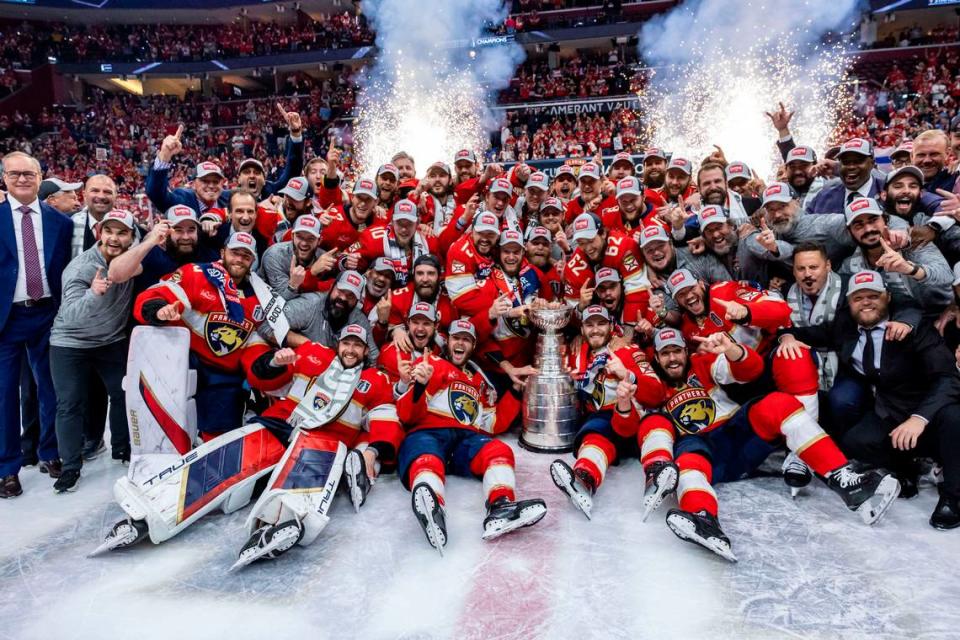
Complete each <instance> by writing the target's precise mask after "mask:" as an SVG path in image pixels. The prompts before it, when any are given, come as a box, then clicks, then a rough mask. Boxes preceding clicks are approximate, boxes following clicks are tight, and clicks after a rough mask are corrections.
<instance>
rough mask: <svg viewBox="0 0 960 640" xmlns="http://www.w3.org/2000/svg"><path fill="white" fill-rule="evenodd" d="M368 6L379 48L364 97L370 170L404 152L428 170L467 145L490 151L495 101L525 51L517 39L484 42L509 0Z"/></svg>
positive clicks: (364, 155)
mask: <svg viewBox="0 0 960 640" xmlns="http://www.w3.org/2000/svg"><path fill="white" fill-rule="evenodd" d="M363 11H364V13H365V14H366V15H367V17H368V19H369V20H370V21H371V23H372V24H373V27H374V29H375V30H376V33H377V40H376V42H377V47H378V49H379V53H378V57H377V60H376V62H375V64H374V65H373V66H372V67H371V68H370V69H369V70H368V71H367V72H366V74H365V75H364V76H363V77H362V78H361V79H360V86H361V92H360V96H359V99H358V103H357V112H356V114H357V124H356V141H357V146H358V156H359V160H360V165H361V167H362V168H363V169H364V171H366V172H368V173H369V172H370V171H372V170H375V169H376V167H377V166H379V165H381V164H383V163H385V162H389V161H390V158H391V156H392V155H393V154H394V153H396V152H397V151H400V150H403V151H406V152H407V153H409V154H410V155H412V156H413V157H414V159H415V160H416V162H417V164H418V172H422V170H423V168H424V167H426V166H427V165H429V164H431V163H433V162H435V161H438V160H442V161H444V162H447V163H450V162H452V159H453V155H454V154H455V153H456V152H457V151H458V150H460V149H463V148H468V149H472V150H474V151H477V152H480V151H482V150H484V149H486V147H487V146H488V144H487V138H488V134H489V133H490V132H491V131H493V130H495V129H496V128H497V127H498V125H499V117H500V116H497V115H495V114H494V112H493V111H491V110H490V105H491V104H492V103H493V102H495V100H496V94H497V91H499V90H500V89H502V88H504V87H506V86H507V85H508V84H509V82H510V78H511V77H512V76H513V72H514V70H515V69H516V67H517V65H518V64H520V62H522V61H523V59H524V57H525V54H524V51H523V48H522V47H521V46H519V45H517V44H515V43H513V42H509V43H497V42H494V43H492V44H491V43H490V42H477V39H479V38H484V37H486V35H487V34H486V33H485V32H484V26H485V25H488V24H500V23H502V22H503V19H504V18H505V17H506V15H507V13H508V10H507V8H506V7H505V6H504V3H503V0H442V1H436V0H365V1H364V3H363Z"/></svg>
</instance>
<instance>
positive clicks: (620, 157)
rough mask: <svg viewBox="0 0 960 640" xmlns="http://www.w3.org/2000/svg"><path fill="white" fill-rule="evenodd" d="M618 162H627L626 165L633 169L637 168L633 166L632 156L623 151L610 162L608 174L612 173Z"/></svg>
mask: <svg viewBox="0 0 960 640" xmlns="http://www.w3.org/2000/svg"><path fill="white" fill-rule="evenodd" d="M618 162H626V163H629V165H630V166H631V167H635V165H634V164H633V156H631V155H630V154H629V153H627V152H626V151H621V152H620V153H618V154H617V155H615V156H613V160H612V161H611V162H610V166H609V167H608V168H607V173H610V171H611V170H612V169H613V167H614V165H615V164H617V163H618Z"/></svg>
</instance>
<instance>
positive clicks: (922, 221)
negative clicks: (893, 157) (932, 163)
mask: <svg viewBox="0 0 960 640" xmlns="http://www.w3.org/2000/svg"><path fill="white" fill-rule="evenodd" d="M881 197H882V200H881V202H882V203H883V208H884V210H885V211H886V212H887V213H888V214H890V223H891V226H894V227H896V226H898V225H897V222H899V221H900V220H902V221H904V222H905V223H906V224H908V225H912V229H911V231H910V237H911V240H913V241H914V243H915V244H917V245H919V244H925V243H927V242H931V241H932V242H935V243H936V245H937V247H938V248H939V249H940V251H941V252H942V253H943V254H944V256H946V257H949V258H950V260H949V261H950V262H951V264H952V263H953V262H955V260H953V258H954V257H960V227H958V226H957V224H956V220H955V219H954V218H953V216H952V215H950V212H951V211H955V210H957V211H960V197H958V196H957V195H955V194H953V193H951V192H949V191H943V190H940V191H939V195H935V194H933V193H930V192H929V191H925V190H924V189H923V173H922V172H921V171H920V169H919V168H917V167H915V166H913V165H904V166H902V167H899V168H898V169H894V170H893V171H891V172H890V173H888V174H887V179H886V186H885V187H884V191H883V194H882V196H881Z"/></svg>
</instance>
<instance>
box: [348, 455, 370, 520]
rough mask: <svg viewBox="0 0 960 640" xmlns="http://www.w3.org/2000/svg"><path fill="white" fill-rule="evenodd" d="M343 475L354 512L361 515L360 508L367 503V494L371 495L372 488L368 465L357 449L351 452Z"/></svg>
mask: <svg viewBox="0 0 960 640" xmlns="http://www.w3.org/2000/svg"><path fill="white" fill-rule="evenodd" d="M343 475H344V476H345V477H346V479H347V487H348V489H349V492H350V502H351V503H353V510H354V511H355V512H356V513H360V507H362V506H363V503H365V502H366V501H367V494H368V493H370V488H371V486H372V485H371V483H370V477H369V476H367V463H366V461H365V460H364V459H363V454H362V453H360V452H359V451H357V450H356V449H351V450H350V452H349V453H348V454H347V459H346V460H345V461H344V464H343Z"/></svg>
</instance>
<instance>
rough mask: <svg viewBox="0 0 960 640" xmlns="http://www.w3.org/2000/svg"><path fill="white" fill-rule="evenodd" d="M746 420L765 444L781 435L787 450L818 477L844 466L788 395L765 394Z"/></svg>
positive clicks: (843, 458)
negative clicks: (784, 439) (793, 453)
mask: <svg viewBox="0 0 960 640" xmlns="http://www.w3.org/2000/svg"><path fill="white" fill-rule="evenodd" d="M749 417H750V425H751V426H752V427H753V430H754V431H755V432H756V433H757V435H759V436H760V437H761V438H763V439H764V440H766V441H768V442H773V441H775V440H777V439H778V438H779V437H780V436H781V435H782V436H783V437H785V438H786V440H787V448H788V449H790V450H791V451H794V452H796V454H797V455H798V456H800V459H801V460H803V461H804V462H806V463H807V465H808V466H809V467H810V468H811V469H813V470H814V471H815V472H816V473H818V474H820V475H821V476H824V475H826V474H828V473H830V472H831V471H833V470H834V469H836V468H838V467H842V466H843V465H845V464H846V463H847V457H846V456H845V455H843V453H841V452H840V449H839V448H838V447H837V445H836V443H835V442H834V441H833V439H832V438H831V437H830V436H828V435H827V434H826V433H825V432H824V430H823V429H821V428H820V425H819V424H817V423H816V421H815V420H814V419H813V418H811V417H810V415H809V414H808V413H807V412H806V411H805V410H804V408H803V405H802V404H800V401H799V400H797V399H796V398H794V397H793V396H791V395H788V394H786V393H781V392H779V391H775V392H773V393H771V394H769V395H767V396H766V397H765V398H763V399H762V400H760V401H759V402H757V403H756V404H754V405H753V406H752V407H751V408H750V416H749Z"/></svg>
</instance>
